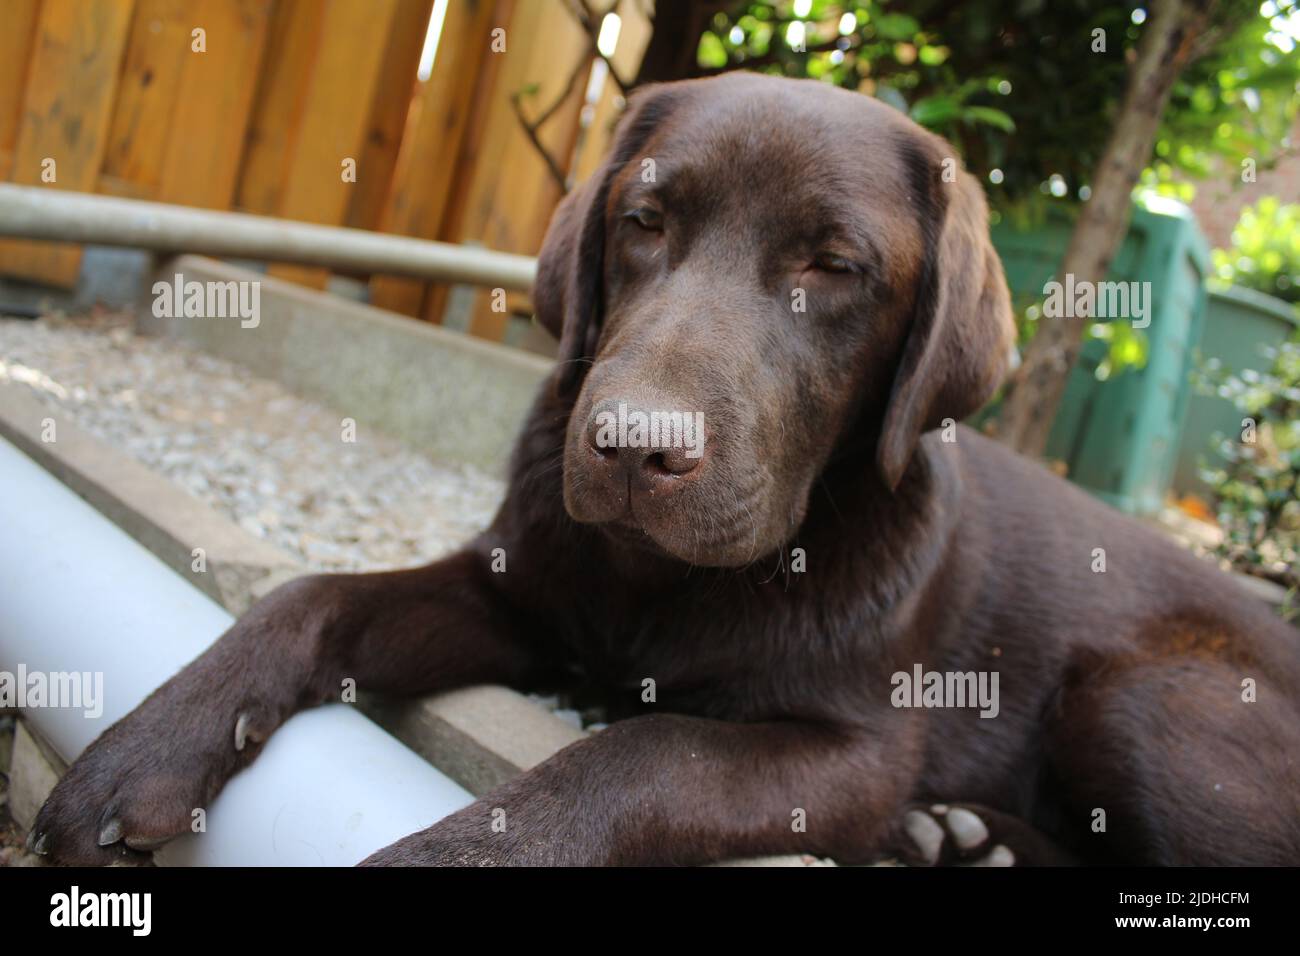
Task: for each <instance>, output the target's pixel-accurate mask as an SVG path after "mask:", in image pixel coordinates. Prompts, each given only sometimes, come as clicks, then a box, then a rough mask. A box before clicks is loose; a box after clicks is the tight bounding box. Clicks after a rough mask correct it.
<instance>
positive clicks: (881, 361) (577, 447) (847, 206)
mask: <svg viewBox="0 0 1300 956" xmlns="http://www.w3.org/2000/svg"><path fill="white" fill-rule="evenodd" d="M945 160H947V162H946V163H945ZM956 163H957V160H956V158H955V153H954V152H953V151H952V150H951V149H948V148H947V147H946V145H945V144H944V143H943V142H942V141H941V140H938V139H937V138H935V137H934V136H932V135H930V134H928V133H926V132H924V131H923V130H921V129H920V128H919V127H916V126H915V125H914V124H912V123H911V122H910V121H909V120H907V119H906V118H904V117H903V116H902V115H901V114H899V113H897V112H896V111H894V110H893V109H892V108H890V107H888V106H885V105H884V104H881V103H879V102H877V101H875V100H872V99H870V98H868V97H864V96H859V95H856V94H853V93H849V92H846V91H843V90H838V89H834V88H831V87H828V86H826V85H824V84H818V83H813V82H807V81H789V80H778V79H772V78H768V77H762V76H755V75H752V74H731V75H728V76H725V77H721V78H718V79H715V80H707V81H694V82H687V83H678V84H670V85H666V86H659V87H652V88H650V89H648V90H646V91H644V92H642V93H640V94H638V96H637V97H635V98H634V100H633V102H632V104H631V105H630V107H629V109H628V114H627V116H626V117H625V118H624V120H623V123H622V124H621V126H620V129H619V133H618V135H617V137H616V142H615V146H614V151H613V155H612V156H611V158H610V162H609V164H608V165H607V166H606V167H605V169H604V170H603V171H601V172H600V173H597V174H596V175H595V176H593V177H592V179H591V180H590V181H589V182H588V183H586V184H585V185H584V186H583V187H582V188H580V189H579V190H577V191H575V192H574V193H573V194H571V195H570V196H569V197H568V198H566V200H565V202H564V203H563V204H562V205H561V207H560V209H559V210H558V211H557V213H556V216H555V219H554V221H553V222H552V226H551V229H550V231H549V233H548V235H547V239H546V243H545V245H544V247H543V251H542V256H541V261H540V264H539V275H538V282H537V289H536V296H535V297H536V302H537V310H538V316H539V318H540V319H541V321H542V322H543V323H544V324H545V325H547V326H548V327H549V328H551V329H552V330H553V331H554V332H556V333H557V334H559V335H560V336H561V350H560V351H561V355H560V359H561V362H562V363H566V364H563V365H562V366H561V368H560V370H559V372H558V374H557V378H556V387H557V388H559V389H561V390H562V391H563V390H570V391H572V390H575V389H576V390H577V394H576V397H575V399H574V405H573V410H572V413H571V415H570V418H569V423H568V429H567V436H566V444H565V451H564V500H565V507H566V508H567V510H568V512H569V514H570V515H571V516H572V517H573V518H574V519H575V520H577V521H580V522H584V523H591V524H597V525H600V526H601V527H602V528H603V529H605V530H606V531H607V532H608V533H609V534H611V535H613V536H615V537H617V538H620V539H623V540H627V541H629V542H631V543H633V544H640V545H642V546H645V547H647V548H650V549H652V550H654V551H657V552H660V553H663V554H667V555H670V556H673V557H676V558H679V559H681V560H683V561H687V562H689V563H692V564H696V565H712V566H725V567H736V566H742V565H744V564H746V563H748V562H750V561H753V560H755V559H758V558H761V557H763V556H765V555H768V554H770V553H771V552H773V551H774V550H775V549H777V548H779V547H781V545H782V544H783V543H785V542H786V541H788V540H789V538H790V537H791V536H792V535H793V534H794V532H795V531H796V530H797V529H798V527H799V526H800V524H801V523H802V521H803V518H804V514H805V511H806V509H807V506H808V500H809V492H810V489H811V488H812V486H813V484H814V482H815V481H816V480H817V478H818V476H819V475H820V474H821V473H822V470H823V469H824V468H825V467H826V464H827V462H828V461H829V460H831V458H832V456H834V455H836V454H837V452H838V451H839V450H842V449H844V448H845V447H846V446H848V445H849V444H851V443H853V442H872V443H874V444H875V447H874V449H873V451H874V454H875V459H876V461H877V463H878V470H879V473H880V475H881V477H883V479H884V484H885V486H886V487H888V488H892V487H894V486H896V485H897V483H898V482H899V480H900V479H901V477H902V475H903V473H904V471H905V470H906V467H907V464H908V461H909V459H910V458H911V454H912V450H913V448H914V446H915V443H916V440H917V438H918V437H919V435H920V434H921V432H922V431H924V430H926V429H927V428H932V427H935V426H937V425H938V424H939V423H940V422H941V421H942V420H943V419H945V418H953V419H956V420H960V419H961V418H962V417H964V416H965V415H967V414H969V413H970V412H971V411H973V410H974V409H975V408H977V407H978V406H979V405H980V404H982V403H983V401H985V400H986V399H987V397H988V395H989V394H990V393H991V392H992V390H993V389H994V388H995V387H996V385H997V383H998V381H999V380H1000V377H1001V374H1002V370H1003V359H1004V357H1005V355H1006V354H1007V350H1008V347H1009V343H1010V334H1011V328H1012V325H1011V320H1010V309H1009V305H1008V300H1007V293H1006V285H1005V281H1004V279H1003V277H1002V271H1001V266H1000V264H999V263H998V261H997V258H996V255H995V254H994V253H993V251H992V248H991V246H990V245H989V243H988V238H987V229H986V225H985V215H984V205H983V198H982V195H981V194H980V192H979V188H978V186H977V185H976V184H975V183H974V182H973V181H972V180H971V179H970V177H968V176H967V175H966V174H965V173H962V172H960V171H959V170H958V169H957V166H956ZM864 480H867V479H866V477H864Z"/></svg>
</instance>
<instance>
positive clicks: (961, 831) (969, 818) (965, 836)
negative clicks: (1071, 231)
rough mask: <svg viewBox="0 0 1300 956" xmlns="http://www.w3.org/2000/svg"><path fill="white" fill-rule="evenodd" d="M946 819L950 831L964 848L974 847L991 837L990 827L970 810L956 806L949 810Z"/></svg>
mask: <svg viewBox="0 0 1300 956" xmlns="http://www.w3.org/2000/svg"><path fill="white" fill-rule="evenodd" d="M945 819H946V820H947V821H948V832H949V833H951V834H952V838H953V840H955V841H956V843H957V846H959V847H960V848H961V849H963V850H970V849H973V848H975V847H977V846H979V845H980V844H981V843H983V842H984V841H985V840H987V839H988V838H989V828H988V827H986V826H985V825H984V821H983V820H981V819H980V818H979V817H977V816H976V815H975V814H973V813H971V812H970V811H969V810H964V809H962V808H961V807H955V808H954V809H952V810H949V811H948V816H947V817H946V818H945Z"/></svg>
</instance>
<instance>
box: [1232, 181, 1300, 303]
mask: <svg viewBox="0 0 1300 956" xmlns="http://www.w3.org/2000/svg"><path fill="white" fill-rule="evenodd" d="M1214 274H1215V276H1216V277H1217V278H1218V279H1220V280H1222V281H1223V282H1226V283H1229V284H1230V285H1240V286H1246V287H1247V288H1250V289H1255V290H1257V291H1259V292H1265V293H1267V294H1268V295H1273V296H1277V297H1278V298H1279V299H1282V300H1283V301H1286V302H1291V303H1294V304H1296V306H1297V308H1300V205H1289V206H1284V205H1282V203H1281V202H1279V201H1278V199H1277V198H1276V197H1274V196H1266V197H1264V198H1263V199H1261V200H1260V201H1259V202H1258V203H1257V204H1256V205H1254V206H1248V207H1246V208H1245V209H1243V210H1242V211H1241V218H1240V219H1238V220H1237V225H1236V226H1235V227H1234V228H1233V230H1232V246H1231V248H1229V249H1216V250H1214Z"/></svg>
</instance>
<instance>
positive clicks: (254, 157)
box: [235, 0, 323, 216]
mask: <svg viewBox="0 0 1300 956" xmlns="http://www.w3.org/2000/svg"><path fill="white" fill-rule="evenodd" d="M322 21H323V18H322V17H321V6H320V3H318V2H314V0H313V2H304V0H280V2H279V3H278V4H276V7H275V11H274V13H273V14H272V16H271V26H270V35H269V37H268V38H267V42H266V55H265V56H264V57H263V61H262V69H261V71H260V75H259V77H258V84H257V91H256V93H255V94H254V97H253V101H254V106H253V118H252V120H251V121H250V123H249V126H248V135H247V142H246V144H245V149H244V158H243V162H242V165H241V167H240V171H239V176H238V184H237V186H236V191H235V205H236V206H237V207H238V208H239V209H242V210H244V211H245V212H252V213H257V214H258V215H263V216H274V215H278V214H279V211H280V206H281V204H282V202H283V199H284V187H285V183H286V181H287V179H288V175H289V162H290V160H291V159H292V156H293V150H294V145H295V143H296V142H297V139H298V132H299V127H300V124H301V122H302V118H303V104H304V103H305V101H306V99H307V90H308V87H309V86H310V85H311V77H312V71H313V65H314V64H315V62H316V50H317V47H318V46H319V44H320V31H321V25H322Z"/></svg>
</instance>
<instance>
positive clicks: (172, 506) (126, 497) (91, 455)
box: [0, 385, 301, 615]
mask: <svg viewBox="0 0 1300 956" xmlns="http://www.w3.org/2000/svg"><path fill="white" fill-rule="evenodd" d="M47 418H48V419H53V420H54V422H55V438H56V440H55V441H53V442H45V441H42V431H43V426H42V424H41V423H42V422H43V421H44V420H45V419H47ZM0 436H3V437H4V438H5V439H7V440H8V441H9V442H11V443H12V444H14V445H15V446H16V447H17V448H18V449H19V450H20V451H22V452H23V454H25V455H27V456H28V457H29V458H31V459H32V460H34V461H35V462H36V463H37V464H39V465H40V466H41V467H42V468H44V469H45V470H46V471H48V472H50V473H51V474H52V475H54V477H56V478H58V479H59V480H60V481H61V482H63V483H64V484H65V485H67V486H68V487H69V488H71V489H72V490H73V491H75V492H76V493H77V494H78V495H80V496H81V497H82V498H84V499H85V500H86V501H87V502H88V503H89V504H90V505H92V506H93V507H94V508H95V509H96V510H97V511H99V512H101V513H102V514H104V515H105V516H106V517H108V518H109V519H110V520H111V521H112V522H113V523H114V524H115V525H117V526H118V527H119V528H121V529H122V530H123V531H125V532H126V533H127V534H129V535H130V536H131V537H132V538H134V539H135V540H136V541H139V542H140V543H141V544H142V545H144V546H145V548H147V549H148V550H149V551H151V552H152V553H153V554H154V555H156V556H157V557H158V558H159V559H160V560H161V561H162V562H163V563H164V564H166V565H167V566H168V567H169V568H171V569H172V570H173V571H175V572H176V573H177V574H179V575H181V576H182V577H184V578H185V579H186V580H187V581H189V582H190V583H191V584H192V585H194V586H195V587H196V588H198V589H199V590H200V591H202V592H203V593H204V594H206V595H208V597H210V598H212V599H213V600H214V601H216V602H217V603H218V604H220V605H221V606H222V607H224V608H226V610H228V611H230V612H231V613H232V614H235V615H239V614H242V613H243V612H244V611H246V610H247V609H248V606H249V605H250V604H251V603H252V601H253V594H254V589H255V588H256V587H257V585H258V584H259V583H261V582H263V581H265V579H267V578H268V577H274V578H275V579H276V580H284V579H285V578H286V577H287V576H291V575H296V574H297V573H301V572H300V571H298V570H297V569H296V567H295V565H294V563H293V561H292V559H290V558H289V557H288V556H287V555H285V554H283V553H282V552H281V551H279V550H278V549H277V548H274V547H272V546H271V545H269V544H267V543H266V542H265V541H262V540H261V539H259V538H254V537H253V536H252V535H250V534H248V533H247V532H245V531H244V530H243V529H241V528H239V527H238V526H237V525H235V524H233V523H231V522H229V521H227V520H226V519H225V518H223V517H222V516H221V515H219V514H217V513H216V512H215V511H213V510H212V509H211V508H209V507H208V506H207V505H205V504H204V503H203V502H201V501H199V500H198V499H197V498H194V497H193V496H191V495H190V494H189V493H188V492H186V491H185V490H184V489H183V488H180V487H178V486H177V485H175V484H173V483H172V482H170V481H168V480H167V479H166V478H164V477H162V476H161V475H159V474H157V473H156V472H154V471H151V470H150V469H148V468H146V467H145V466H144V465H142V464H140V463H139V462H137V461H136V460H135V459H134V458H131V457H130V456H128V455H126V454H124V453H122V452H119V451H118V450H117V449H115V448H113V447H111V446H109V445H107V444H105V443H104V442H102V441H100V440H99V439H98V438H95V437H93V436H92V435H90V434H89V433H88V432H85V431H83V430H81V429H80V428H78V427H77V426H76V425H74V424H73V423H72V422H71V421H69V420H68V419H67V418H66V417H62V416H60V414H59V413H57V412H55V411H52V410H51V409H49V408H46V407H45V406H44V405H42V404H41V403H40V402H39V401H37V400H36V399H35V398H33V397H32V396H31V395H29V394H27V392H26V390H25V389H24V388H23V387H22V386H19V385H0ZM195 548H202V549H203V550H204V553H205V558H206V562H207V571H205V572H195V571H193V570H191V568H192V566H193V562H194V556H193V552H194V549H195Z"/></svg>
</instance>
